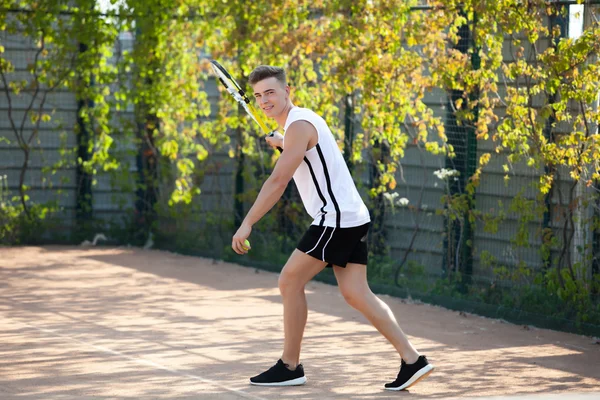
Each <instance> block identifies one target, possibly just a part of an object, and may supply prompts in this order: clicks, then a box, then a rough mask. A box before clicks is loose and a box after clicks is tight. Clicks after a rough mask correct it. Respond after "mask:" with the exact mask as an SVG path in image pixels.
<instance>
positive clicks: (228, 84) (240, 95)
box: [210, 60, 283, 152]
mask: <svg viewBox="0 0 600 400" xmlns="http://www.w3.org/2000/svg"><path fill="white" fill-rule="evenodd" d="M210 64H211V66H212V69H213V71H214V73H215V75H217V77H218V78H219V80H220V81H221V83H222V84H223V86H225V89H227V91H228V92H229V94H231V95H232V96H233V98H234V99H235V101H237V102H238V104H240V105H241V106H242V107H244V110H246V112H247V113H248V115H250V116H251V117H252V119H253V120H254V121H255V122H256V123H257V124H258V125H259V126H260V128H261V129H262V130H263V132H264V133H265V134H267V135H268V136H273V131H272V130H271V129H269V127H268V125H267V123H266V122H265V119H264V118H263V115H262V114H261V113H260V111H258V110H257V109H256V107H254V104H252V102H251V101H250V99H249V98H248V96H247V95H246V92H244V89H242V87H241V86H240V85H239V84H238V83H237V82H236V81H235V79H233V77H232V76H231V75H230V74H229V72H227V70H226V69H225V68H224V67H223V66H222V65H221V64H219V63H218V62H217V61H216V60H211V61H210ZM277 149H278V150H279V151H280V152H281V151H283V149H282V148H281V147H277Z"/></svg>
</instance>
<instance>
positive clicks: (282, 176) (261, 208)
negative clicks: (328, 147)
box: [231, 121, 317, 254]
mask: <svg viewBox="0 0 600 400" xmlns="http://www.w3.org/2000/svg"><path fill="white" fill-rule="evenodd" d="M316 134H317V131H316V130H315V128H314V127H313V126H312V125H311V124H310V123H308V122H306V121H296V122H294V123H292V125H290V127H289V128H288V130H287V132H286V135H285V136H286V139H285V151H284V152H283V153H281V156H280V157H279V160H277V163H276V164H275V168H274V169H273V173H272V174H271V176H269V178H268V179H267V180H266V181H265V183H264V184H263V186H262V188H261V189H260V192H259V193H258V197H257V198H256V200H255V201H254V204H253V205H252V208H250V211H248V214H247V215H246V218H244V221H243V222H242V225H241V226H240V228H239V229H238V231H237V232H236V234H235V235H234V236H233V239H232V243H231V247H232V248H233V250H234V251H235V252H236V253H238V254H245V253H246V252H247V250H245V249H244V247H243V243H244V241H245V240H246V239H247V238H248V236H250V232H252V226H253V225H254V224H255V223H257V222H258V221H259V220H260V219H261V218H262V217H263V216H264V215H265V214H266V213H267V212H269V210H270V209H271V208H273V206H274V205H275V203H277V201H279V199H280V198H281V196H282V195H283V192H284V191H285V188H286V187H287V185H288V183H289V182H290V180H291V179H292V177H293V176H294V172H296V169H297V168H298V166H299V165H300V163H301V162H302V160H303V159H304V153H305V152H306V150H307V147H308V143H309V141H310V138H311V137H313V135H316Z"/></svg>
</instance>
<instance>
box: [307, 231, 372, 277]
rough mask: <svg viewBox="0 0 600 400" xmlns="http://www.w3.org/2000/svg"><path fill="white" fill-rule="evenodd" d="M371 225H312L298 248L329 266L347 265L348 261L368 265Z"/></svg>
mask: <svg viewBox="0 0 600 400" xmlns="http://www.w3.org/2000/svg"><path fill="white" fill-rule="evenodd" d="M369 226H370V223H367V224H365V225H361V226H356V227H352V228H333V227H331V226H317V225H311V226H310V227H309V228H308V230H307V231H306V233H305V234H304V236H302V239H300V243H299V244H298V246H297V249H298V250H300V251H301V252H303V253H306V254H308V255H310V256H312V257H314V258H317V259H319V260H321V261H326V262H327V263H328V265H327V266H328V267H331V266H332V265H337V266H339V267H345V266H346V264H348V263H356V264H364V265H367V261H368V256H369V249H368V247H367V234H368V232H369Z"/></svg>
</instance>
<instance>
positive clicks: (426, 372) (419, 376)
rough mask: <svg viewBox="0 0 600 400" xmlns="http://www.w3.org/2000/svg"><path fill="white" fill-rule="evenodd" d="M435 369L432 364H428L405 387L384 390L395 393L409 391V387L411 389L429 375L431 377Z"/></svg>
mask: <svg viewBox="0 0 600 400" xmlns="http://www.w3.org/2000/svg"><path fill="white" fill-rule="evenodd" d="M434 368H435V367H434V366H433V365H431V364H427V365H426V366H424V367H423V368H421V369H420V370H418V371H417V373H416V374H414V375H413V376H412V378H410V379H409V380H407V381H406V382H405V383H404V385H401V386H398V387H395V388H388V387H386V388H384V389H385V390H394V391H400V390H404V389H408V388H409V387H411V386H412V385H414V384H415V383H417V382H419V381H420V380H421V379H423V378H425V377H427V375H429V374H430V373H431V371H433V369H434Z"/></svg>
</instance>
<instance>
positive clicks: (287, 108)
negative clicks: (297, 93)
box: [275, 101, 294, 129]
mask: <svg viewBox="0 0 600 400" xmlns="http://www.w3.org/2000/svg"><path fill="white" fill-rule="evenodd" d="M292 108H294V104H293V103H292V102H291V101H288V103H287V105H286V106H285V108H284V109H283V111H282V112H281V114H279V115H278V116H276V117H275V121H277V125H279V126H280V127H281V129H283V127H284V126H285V121H286V120H287V117H288V114H289V113H290V110H291V109H292Z"/></svg>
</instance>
